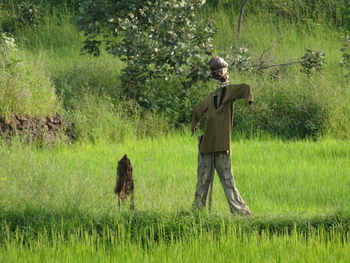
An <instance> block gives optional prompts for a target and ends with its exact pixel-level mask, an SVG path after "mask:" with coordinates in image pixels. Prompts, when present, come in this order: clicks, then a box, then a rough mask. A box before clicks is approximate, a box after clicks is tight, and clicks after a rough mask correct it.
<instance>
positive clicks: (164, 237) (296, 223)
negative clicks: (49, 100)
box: [0, 134, 350, 262]
mask: <svg viewBox="0 0 350 263" xmlns="http://www.w3.org/2000/svg"><path fill="white" fill-rule="evenodd" d="M236 139H238V138H236ZM4 146H6V147H4ZM232 147H233V149H234V153H233V157H234V158H233V167H234V172H235V175H236V176H235V180H236V182H237V184H238V186H239V189H240V191H241V193H242V195H243V197H244V199H245V200H246V202H247V203H248V204H249V206H250V208H251V209H252V211H253V213H254V216H253V217H251V218H249V219H247V218H241V217H232V216H231V215H230V213H229V209H228V206H227V203H226V200H225V196H224V193H223V191H222V189H221V186H220V185H219V183H218V180H216V179H215V185H214V203H213V210H212V212H211V213H207V212H206V211H203V212H198V211H192V210H191V209H190V207H191V203H192V201H193V199H192V198H193V191H194V188H195V182H196V176H195V174H196V139H195V138H194V137H190V136H188V135H184V134H173V135H172V136H165V137H158V138H157V139H156V140H154V139H150V138H147V139H143V140H134V139H133V138H129V139H126V140H125V142H124V143H122V144H120V143H119V144H110V143H106V142H105V143H99V144H96V145H91V144H85V145H78V144H76V145H73V146H69V145H64V144H62V145H57V146H55V147H53V148H44V149H40V148H37V147H36V146H35V145H32V146H31V145H23V144H21V143H19V142H13V143H12V145H6V144H4V143H2V144H1V145H0V163H1V164H2V169H1V170H0V192H1V203H0V229H1V231H0V243H1V244H2V245H0V259H1V260H3V261H7V262H8V261H9V260H10V261H13V262H15V261H16V260H17V259H18V258H20V257H23V256H25V255H28V256H29V258H28V261H31V260H33V261H36V259H38V258H39V257H40V258H41V259H38V260H43V261H45V260H44V259H43V258H46V257H49V256H51V255H53V254H55V255H56V256H57V257H58V258H59V259H60V260H62V261H65V258H66V257H67V258H69V257H76V258H79V260H80V261H84V259H85V257H86V253H88V252H87V251H91V253H92V251H94V255H91V258H93V260H96V261H108V260H109V257H111V258H114V257H119V256H120V255H125V256H127V255H128V254H129V255H133V257H136V258H138V257H141V256H146V257H148V256H150V257H156V259H159V260H161V259H162V258H163V260H161V261H164V258H169V259H172V260H175V259H176V258H179V257H180V254H178V253H175V254H173V253H171V251H172V249H173V248H174V249H177V250H178V251H180V252H181V251H182V252H181V253H186V254H184V255H182V256H183V257H186V256H187V257H189V258H191V257H192V256H193V257H195V258H199V253H204V252H203V244H204V243H205V244H206V245H205V247H206V246H208V248H209V247H210V250H209V251H213V250H217V249H219V247H221V250H220V251H222V256H220V257H219V258H220V260H221V261H225V260H224V258H223V257H224V255H226V256H232V257H233V258H236V257H237V258H241V261H243V262H245V261H247V262H249V261H252V260H253V259H254V258H255V259H256V260H258V259H260V258H262V259H264V258H266V257H268V258H275V259H276V258H279V257H280V258H281V261H282V262H284V261H286V262H288V261H294V260H293V259H290V258H289V256H288V255H290V253H292V250H291V249H293V251H294V249H296V250H297V251H298V253H295V251H294V252H293V254H294V255H295V257H297V258H296V259H295V260H296V261H298V257H299V256H301V255H303V253H307V256H306V255H305V256H306V257H307V259H308V261H312V260H314V261H317V260H318V261H319V260H321V261H332V260H331V258H332V257H333V256H335V257H336V258H339V260H344V262H346V257H347V256H346V255H347V253H346V251H348V250H349V243H348V242H349V233H350V215H349V206H348V204H349V201H350V200H349V197H350V192H349V189H350V188H349V183H350V181H349V176H348V171H349V168H350V167H349V162H348V160H349V157H350V156H349V153H350V151H349V147H350V145H349V143H348V142H347V143H344V142H341V141H335V140H323V141H320V142H283V141H280V140H266V139H263V140H261V139H258V138H256V139H254V140H236V142H234V143H233V146H232ZM169 149H172V151H169ZM124 153H128V154H129V157H130V158H131V160H132V164H133V167H134V176H135V180H136V196H135V198H136V200H135V203H136V212H129V211H128V203H126V204H125V206H124V207H122V208H121V211H118V207H117V200H116V199H115V198H114V197H113V187H114V183H115V165H116V159H118V157H119V156H122V155H123V154H124ZM252 164H254V165H252ZM287 243H288V244H289V246H291V247H287ZM219 244H220V245H219ZM192 246H193V247H192ZM190 248H191V249H190ZM240 248H242V251H239V249H240ZM306 248H308V249H306ZM304 249H306V250H304ZM120 250H123V251H124V252H120ZM126 251H128V253H127V254H126ZM200 251H202V252H200ZM244 251H245V253H243V252H244ZM336 251H337V252H336ZM180 252H179V253H180ZM248 252H249V253H248ZM342 252H344V253H346V254H342ZM89 253H90V252H89ZM120 253H122V254H120ZM158 253H161V254H158ZM213 253H215V252H213ZM232 253H233V254H232ZM247 253H248V254H249V255H245V254H247ZM319 253H321V254H319ZM334 253H336V255H335V254H334ZM298 255H299V256H298ZM330 255H332V257H331V256H330ZM182 256H181V257H182ZM133 257H132V258H130V259H128V260H130V261H134V259H133ZM128 260H126V261H128ZM149 260H151V259H149ZM237 260H238V259H237ZM253 261H254V260H253ZM337 262H338V260H337Z"/></svg>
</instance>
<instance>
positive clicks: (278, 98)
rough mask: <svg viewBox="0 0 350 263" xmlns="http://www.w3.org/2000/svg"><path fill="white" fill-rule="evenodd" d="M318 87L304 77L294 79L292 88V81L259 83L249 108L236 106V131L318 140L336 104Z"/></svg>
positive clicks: (323, 87)
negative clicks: (333, 105)
mask: <svg viewBox="0 0 350 263" xmlns="http://www.w3.org/2000/svg"><path fill="white" fill-rule="evenodd" d="M299 81H300V82H299ZM320 83H321V82H317V81H316V78H314V79H310V80H309V79H307V78H306V77H304V78H302V81H301V80H298V79H297V78H294V85H291V80H288V81H285V80H281V81H276V82H275V83H272V82H268V83H264V82H260V83H259V84H258V85H257V86H256V87H255V88H254V95H255V98H256V99H255V102H254V103H253V104H252V105H251V106H250V107H244V106H243V105H241V103H238V105H237V107H236V118H235V126H237V127H236V128H235V130H236V131H239V132H241V133H245V134H248V135H249V134H250V135H253V134H256V133H258V132H259V131H263V132H267V133H269V134H272V135H277V136H279V137H282V138H286V139H293V138H294V139H296V138H313V139H316V138H318V137H319V136H320V135H322V134H324V132H325V126H327V125H328V123H329V121H330V120H329V116H330V112H331V111H332V102H333V101H334V100H335V98H332V97H331V96H329V94H330V92H331V91H330V89H329V88H328V87H327V86H326V85H322V84H320ZM264 87H266V88H264Z"/></svg>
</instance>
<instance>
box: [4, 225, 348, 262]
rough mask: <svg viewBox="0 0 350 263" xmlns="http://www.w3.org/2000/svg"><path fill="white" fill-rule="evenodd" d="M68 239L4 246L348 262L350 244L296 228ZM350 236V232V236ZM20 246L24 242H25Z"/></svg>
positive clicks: (151, 256)
mask: <svg viewBox="0 0 350 263" xmlns="http://www.w3.org/2000/svg"><path fill="white" fill-rule="evenodd" d="M77 233H78V234H76V235H70V236H69V237H68V238H67V237H65V236H63V235H62V234H61V233H60V232H55V233H54V234H53V235H52V236H49V235H48V234H46V233H45V232H44V233H42V234H40V235H39V236H38V238H37V239H33V240H29V241H28V242H26V243H22V240H23V234H21V233H18V234H17V235H16V238H15V239H11V240H6V241H5V242H4V244H3V246H1V247H0V259H1V260H2V261H4V262H18V261H21V262H48V261H54V262H87V261H88V262H111V261H118V262H119V261H122V262H140V261H142V262H203V261H205V262H227V261H232V262H348V260H349V259H350V257H349V254H350V253H349V252H350V246H349V243H344V239H343V238H344V237H343V236H340V235H339V234H334V235H332V238H331V239H329V238H327V237H326V236H325V235H324V232H323V231H322V230H321V231H315V232H314V233H313V234H311V235H309V236H305V235H303V234H300V233H298V232H294V233H293V234H291V235H290V236H289V235H287V236H280V235H273V234H270V233H269V232H263V233H252V234H250V235H242V234H238V235H237V232H236V231H235V230H232V229H230V230H229V231H228V232H227V234H225V235H222V236H219V237H218V236H216V235H214V234H212V233H202V234H200V236H199V237H198V238H195V239H193V238H190V239H183V240H176V241H175V240H171V241H170V242H168V241H164V240H160V241H159V242H156V243H155V242H154V241H152V240H148V241H142V240H139V241H138V242H135V243H130V242H128V238H127V237H128V236H129V235H130V233H125V236H123V235H115V233H114V232H113V231H110V230H108V229H107V230H106V231H105V233H104V235H102V236H101V235H98V234H97V233H96V232H92V233H88V232H80V231H79V229H78V230H77ZM347 238H349V236H347ZM19 244H20V245H19Z"/></svg>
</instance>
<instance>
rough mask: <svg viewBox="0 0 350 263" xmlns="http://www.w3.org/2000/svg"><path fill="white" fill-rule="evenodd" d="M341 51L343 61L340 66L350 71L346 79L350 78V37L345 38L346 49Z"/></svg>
mask: <svg viewBox="0 0 350 263" xmlns="http://www.w3.org/2000/svg"><path fill="white" fill-rule="evenodd" d="M340 51H341V52H343V55H342V58H343V59H342V61H340V66H342V67H344V68H345V69H347V70H348V73H347V75H346V77H348V78H350V36H345V37H344V47H343V48H341V49H340Z"/></svg>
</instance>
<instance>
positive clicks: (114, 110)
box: [66, 92, 170, 142]
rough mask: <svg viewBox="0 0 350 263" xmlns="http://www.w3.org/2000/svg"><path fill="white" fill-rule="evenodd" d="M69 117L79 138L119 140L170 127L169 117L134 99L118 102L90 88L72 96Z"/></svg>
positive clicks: (166, 130)
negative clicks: (146, 108)
mask: <svg viewBox="0 0 350 263" xmlns="http://www.w3.org/2000/svg"><path fill="white" fill-rule="evenodd" d="M66 118H67V119H68V120H69V122H70V123H72V124H73V127H72V129H73V130H72V133H73V137H74V139H75V140H76V141H91V142H98V141H115V142H122V141H124V140H125V139H126V138H142V137H146V136H147V137H154V136H158V135H161V134H165V133H167V132H168V131H170V125H169V124H168V122H167V120H166V118H164V117H163V116H161V115H157V114H154V113H151V112H142V113H141V111H140V109H139V107H138V106H137V105H136V104H135V103H133V102H131V101H118V102H116V103H114V102H113V101H112V99H111V98H110V97H108V96H106V95H103V96H96V95H94V94H91V93H88V92H86V93H85V94H81V95H80V97H75V98H72V99H71V101H70V109H69V110H68V111H67V112H66Z"/></svg>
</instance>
